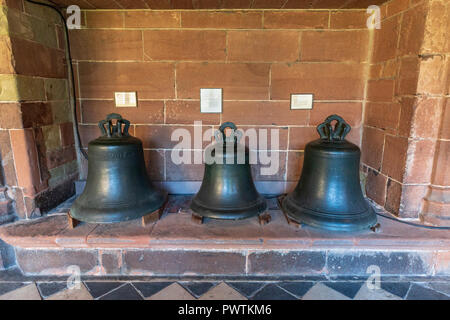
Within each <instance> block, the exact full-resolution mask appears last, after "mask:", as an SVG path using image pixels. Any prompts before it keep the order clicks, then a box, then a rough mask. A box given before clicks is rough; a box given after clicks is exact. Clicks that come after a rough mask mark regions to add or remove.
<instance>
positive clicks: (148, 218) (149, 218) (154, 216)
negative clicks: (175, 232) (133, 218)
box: [141, 207, 164, 227]
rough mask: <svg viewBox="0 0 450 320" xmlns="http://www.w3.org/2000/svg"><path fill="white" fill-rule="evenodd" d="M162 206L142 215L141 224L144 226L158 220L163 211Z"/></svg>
mask: <svg viewBox="0 0 450 320" xmlns="http://www.w3.org/2000/svg"><path fill="white" fill-rule="evenodd" d="M163 209H164V208H163V207H162V208H159V209H158V210H156V211H153V212H152V213H149V214H147V215H145V216H143V217H142V218H141V219H142V226H143V227H146V226H148V225H150V224H152V223H155V222H156V221H158V220H159V219H161V216H162V213H163Z"/></svg>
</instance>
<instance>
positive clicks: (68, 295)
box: [46, 283, 94, 300]
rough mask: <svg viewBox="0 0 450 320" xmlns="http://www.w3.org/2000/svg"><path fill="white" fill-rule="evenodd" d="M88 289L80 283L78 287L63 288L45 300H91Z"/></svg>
mask: <svg viewBox="0 0 450 320" xmlns="http://www.w3.org/2000/svg"><path fill="white" fill-rule="evenodd" d="M93 299H94V298H92V296H91V294H90V293H89V291H88V289H87V288H86V287H85V286H84V285H83V284H82V283H81V284H80V287H79V288H73V289H65V290H63V291H60V292H58V293H56V294H54V295H52V296H50V297H49V298H47V299H46V300H93Z"/></svg>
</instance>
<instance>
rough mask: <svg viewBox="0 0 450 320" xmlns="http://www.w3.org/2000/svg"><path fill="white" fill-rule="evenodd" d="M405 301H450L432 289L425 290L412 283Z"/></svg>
mask: <svg viewBox="0 0 450 320" xmlns="http://www.w3.org/2000/svg"><path fill="white" fill-rule="evenodd" d="M405 299H406V300H450V297H449V296H447V295H445V294H442V293H439V292H437V291H434V290H433V289H429V288H425V287H423V286H421V285H418V284H416V283H413V284H412V285H411V288H410V289H409V292H408V294H407V295H406V298H405Z"/></svg>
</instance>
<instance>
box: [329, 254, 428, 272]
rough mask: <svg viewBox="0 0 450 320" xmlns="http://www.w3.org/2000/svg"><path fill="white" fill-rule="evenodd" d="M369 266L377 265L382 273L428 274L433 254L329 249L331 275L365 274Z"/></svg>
mask: <svg viewBox="0 0 450 320" xmlns="http://www.w3.org/2000/svg"><path fill="white" fill-rule="evenodd" d="M370 266H376V267H379V268H380V271H381V274H382V275H395V274H408V275H430V274H431V273H432V267H433V254H432V253H430V252H428V253H421V252H377V251H372V252H371V251H357V250H355V251H331V252H329V254H328V259H327V269H328V272H329V273H330V274H332V275H365V274H368V271H367V268H368V267H370ZM369 273H370V271H369Z"/></svg>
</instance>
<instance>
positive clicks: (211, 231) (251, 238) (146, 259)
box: [0, 197, 450, 277]
mask: <svg viewBox="0 0 450 320" xmlns="http://www.w3.org/2000/svg"><path fill="white" fill-rule="evenodd" d="M274 200H275V199H271V200H269V202H274ZM188 203H189V198H188V197H176V198H174V197H172V198H171V199H170V201H169V204H168V206H167V207H166V209H165V212H164V214H163V216H162V218H161V220H159V221H157V222H155V223H153V224H152V225H148V226H146V227H142V225H141V221H140V220H135V221H130V222H124V223H118V224H113V225H96V224H81V225H80V226H78V227H77V228H75V229H70V228H69V226H68V221H67V218H66V215H65V214H64V213H60V214H54V215H51V216H47V217H43V218H39V219H36V220H32V221H26V222H25V221H23V222H17V223H14V224H11V225H7V226H3V227H0V238H2V239H3V240H4V241H6V242H8V243H9V244H11V245H13V246H15V248H16V255H17V262H18V265H19V267H20V268H21V269H22V270H23V272H24V273H26V274H30V275H31V274H34V275H36V274H39V275H54V274H60V275H62V274H69V273H70V272H71V271H70V269H68V267H69V266H73V265H76V266H78V267H79V268H80V271H81V272H82V273H83V274H86V275H149V276H181V275H191V276H205V275H220V276H282V277H283V276H289V277H291V276H292V277H297V276H302V275H317V276H323V275H326V276H339V275H365V274H366V272H367V268H368V267H369V266H372V265H375V266H378V267H379V268H380V270H381V272H382V274H384V275H416V276H430V275H434V274H442V275H449V274H450V268H449V267H448V266H449V261H448V259H449V257H450V254H449V253H450V233H449V232H448V231H447V230H442V231H441V230H428V229H422V228H416V227H412V226H408V225H404V224H400V223H398V222H394V221H391V220H388V219H385V218H382V217H380V218H379V223H380V225H381V229H380V231H379V232H376V233H375V232H372V231H368V232H359V233H332V232H325V231H321V230H317V229H312V228H310V227H306V226H302V227H300V228H296V227H295V226H293V225H289V224H288V223H287V221H286V218H285V216H284V215H283V213H282V212H281V211H280V210H279V209H277V208H276V205H274V203H269V208H272V210H269V212H270V214H271V216H272V221H271V222H270V223H269V224H267V225H264V226H261V225H260V224H259V223H258V219H257V218H253V219H247V220H242V221H218V220H207V221H206V223H204V224H201V225H199V224H196V223H193V222H192V221H191V212H190V211H189V210H188V209H187V207H188Z"/></svg>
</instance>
